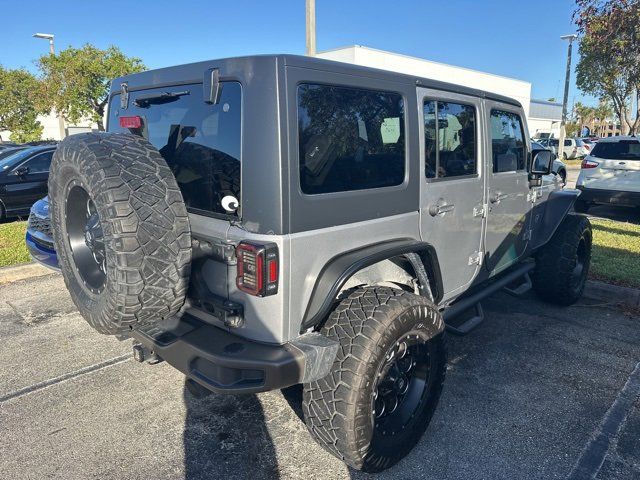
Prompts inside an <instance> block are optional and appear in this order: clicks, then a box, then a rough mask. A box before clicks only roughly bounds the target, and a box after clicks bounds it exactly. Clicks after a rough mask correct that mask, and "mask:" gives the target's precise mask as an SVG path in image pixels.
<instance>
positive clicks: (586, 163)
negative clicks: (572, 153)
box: [580, 158, 600, 169]
mask: <svg viewBox="0 0 640 480" xmlns="http://www.w3.org/2000/svg"><path fill="white" fill-rule="evenodd" d="M598 165H600V164H599V163H598V162H595V161H593V160H589V159H586V158H585V159H584V160H582V164H581V165H580V167H581V168H583V169H585V168H596V167H597V166H598Z"/></svg>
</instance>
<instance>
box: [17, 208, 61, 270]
mask: <svg viewBox="0 0 640 480" xmlns="http://www.w3.org/2000/svg"><path fill="white" fill-rule="evenodd" d="M25 243H26V244H27V249H28V250H29V253H30V254H31V257H32V258H33V259H34V260H35V261H37V262H39V263H41V264H43V265H44V266H46V267H49V268H53V269H55V270H58V269H59V268H58V256H57V255H56V251H55V247H54V246H53V231H52V230H51V221H50V220H49V198H48V197H45V198H43V199H41V200H38V201H37V202H36V203H34V204H33V207H31V213H29V221H28V222H27V234H26V238H25Z"/></svg>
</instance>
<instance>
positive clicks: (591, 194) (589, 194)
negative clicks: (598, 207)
mask: <svg viewBox="0 0 640 480" xmlns="http://www.w3.org/2000/svg"><path fill="white" fill-rule="evenodd" d="M576 188H577V189H578V190H580V192H581V194H580V197H579V200H580V201H581V202H584V203H604V204H611V205H623V206H629V207H638V206H640V192H624V191H620V190H605V189H601V188H585V187H583V186H580V185H579V186H577V187H576Z"/></svg>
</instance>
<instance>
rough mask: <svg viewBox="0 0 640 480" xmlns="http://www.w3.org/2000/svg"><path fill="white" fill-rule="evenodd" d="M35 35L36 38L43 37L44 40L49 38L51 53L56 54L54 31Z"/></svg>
mask: <svg viewBox="0 0 640 480" xmlns="http://www.w3.org/2000/svg"><path fill="white" fill-rule="evenodd" d="M33 36H34V37H35V38H42V39H44V40H49V53H50V54H51V55H55V54H56V49H55V47H54V46H53V38H54V37H55V35H54V34H53V33H34V34H33Z"/></svg>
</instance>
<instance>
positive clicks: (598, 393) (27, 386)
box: [0, 275, 640, 480]
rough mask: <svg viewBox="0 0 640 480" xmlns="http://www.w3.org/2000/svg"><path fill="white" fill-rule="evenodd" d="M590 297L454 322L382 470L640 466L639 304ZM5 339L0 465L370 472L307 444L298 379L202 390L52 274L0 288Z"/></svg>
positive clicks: (446, 472)
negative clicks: (462, 325) (429, 412)
mask: <svg viewBox="0 0 640 480" xmlns="http://www.w3.org/2000/svg"><path fill="white" fill-rule="evenodd" d="M593 303H594V302H593V301H589V300H587V299H585V300H583V301H582V303H580V304H578V305H576V306H574V307H571V308H569V309H560V308H556V307H552V306H548V305H545V304H543V303H541V302H538V301H537V300H536V299H535V297H534V296H533V295H527V296H525V297H524V298H520V299H517V298H513V297H510V296H508V295H506V294H502V293H500V294H498V295H496V296H494V297H493V298H492V299H490V300H488V301H486V302H485V304H484V306H485V310H486V313H487V320H486V321H485V323H484V324H483V325H481V326H480V327H479V328H478V329H476V330H475V331H474V332H472V333H471V334H469V335H468V336H466V337H449V338H450V341H449V350H450V352H449V369H448V373H447V381H446V382H445V388H444V392H443V396H442V399H441V402H440V406H439V408H438V410H437V413H436V415H435V417H434V419H433V422H432V424H431V425H430V427H429V429H428V431H427V434H426V435H425V437H424V438H423V439H422V441H421V442H420V443H419V445H418V447H417V448H416V449H415V450H414V451H413V452H412V453H411V454H410V455H409V456H408V457H407V458H406V459H405V460H403V461H402V462H401V463H400V464H398V465H397V466H396V467H394V468H392V469H391V470H389V471H388V472H386V473H385V474H383V475H380V476H379V478H394V479H416V478H425V479H431V478H433V479H436V478H437V479H461V478H491V479H496V478H504V479H514V478H546V479H549V478H568V477H569V476H571V475H573V476H572V478H588V476H590V475H593V476H594V478H598V479H614V478H615V479H632V478H634V479H637V478H640V397H639V394H640V367H638V364H639V362H640V347H639V345H640V328H639V326H640V319H639V318H637V314H635V315H634V314H629V313H628V314H625V313H623V312H621V311H619V310H617V309H615V308H612V306H609V305H602V304H600V305H593ZM0 338H2V341H3V345H2V348H1V349H0V432H2V438H1V439H0V472H2V474H1V475H0V477H2V478H11V479H15V480H17V479H32V478H33V479H40V478H64V479H76V478H78V479H80V478H82V479H86V478H100V479H122V478H127V479H137V478H157V479H178V478H186V479H196V478H225V479H226V478H252V479H261V478H269V479H274V478H287V479H289V478H290V479H293V478H304V479H307V480H308V479H314V478H318V479H319V478H322V479H346V478H364V477H365V475H362V474H360V473H358V472H354V471H351V470H349V469H348V468H347V467H345V466H344V465H343V464H341V463H340V462H339V461H337V460H335V459H334V458H333V457H331V456H330V455H329V454H327V453H325V452H324V451H323V450H322V449H321V448H320V447H318V446H317V445H316V444H315V443H313V441H312V440H311V439H310V437H309V435H308V434H307V432H306V430H305V427H304V425H303V423H302V422H301V420H300V419H299V418H298V416H297V414H296V412H297V413H299V391H298V390H296V389H290V390H288V391H287V392H285V395H283V393H282V392H279V391H278V392H270V393H265V394H260V395H247V396H219V395H211V396H209V397H206V398H202V399H196V398H193V397H192V396H191V394H190V393H188V391H186V389H185V388H184V378H183V377H182V376H181V375H180V374H179V373H178V372H177V371H175V370H173V369H172V368H171V367H169V366H168V365H166V364H164V363H163V364H159V365H156V366H148V365H140V364H138V363H135V362H134V361H132V360H131V359H130V348H131V345H130V342H129V341H124V342H118V341H117V340H115V339H113V338H111V337H105V336H101V335H98V334H96V333H94V332H93V331H92V330H91V329H90V328H89V327H88V326H87V325H86V324H85V322H84V321H83V320H82V319H81V318H80V316H79V315H78V314H77V313H76V312H75V309H74V307H73V304H72V303H71V300H70V298H69V296H68V295H67V293H66V290H65V288H64V285H63V282H62V280H61V278H60V277H59V276H58V275H49V276H45V277H40V278H36V279H31V280H27V281H21V282H17V283H12V284H9V285H4V286H3V287H2V288H1V289H0ZM633 372H635V373H633Z"/></svg>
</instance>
